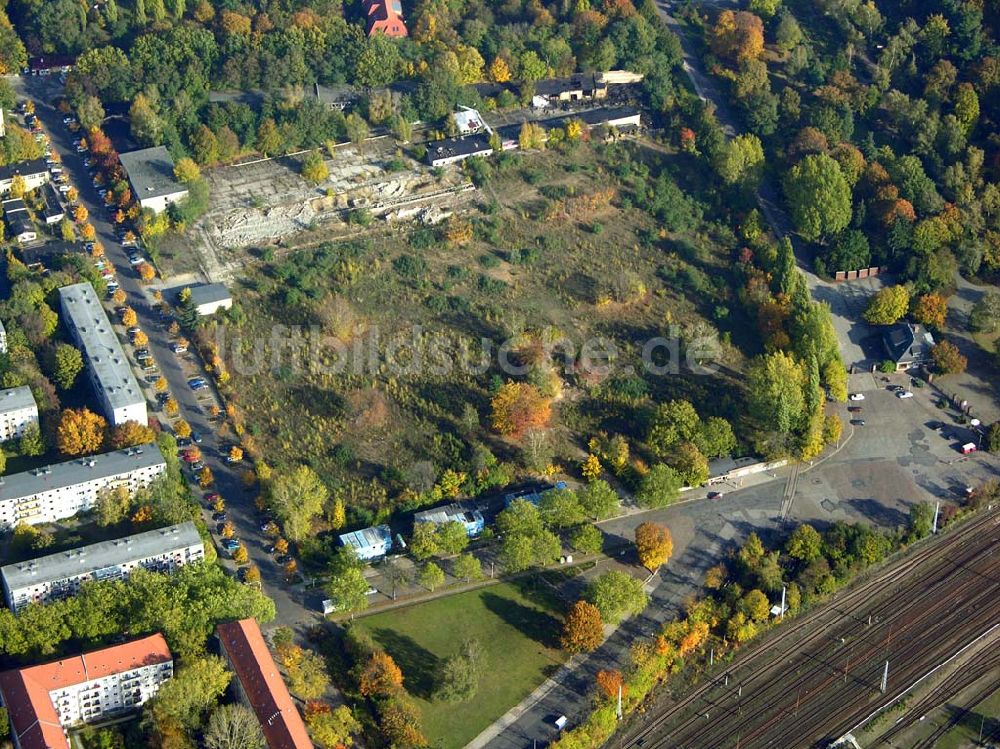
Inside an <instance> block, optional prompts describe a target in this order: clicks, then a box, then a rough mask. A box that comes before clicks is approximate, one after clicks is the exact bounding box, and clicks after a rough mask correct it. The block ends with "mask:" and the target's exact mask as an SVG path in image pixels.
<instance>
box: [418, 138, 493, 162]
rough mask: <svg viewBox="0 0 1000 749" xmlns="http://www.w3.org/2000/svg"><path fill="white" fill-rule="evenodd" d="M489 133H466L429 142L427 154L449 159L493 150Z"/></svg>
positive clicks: (436, 157)
mask: <svg viewBox="0 0 1000 749" xmlns="http://www.w3.org/2000/svg"><path fill="white" fill-rule="evenodd" d="M492 151H493V148H492V146H490V139H489V136H488V135H466V136H464V137H458V138H445V139H444V140H435V141H431V142H430V143H428V144H427V155H428V156H429V157H430V158H431V159H448V158H451V157H453V156H472V155H474V154H477V153H485V152H492Z"/></svg>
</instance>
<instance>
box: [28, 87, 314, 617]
mask: <svg viewBox="0 0 1000 749" xmlns="http://www.w3.org/2000/svg"><path fill="white" fill-rule="evenodd" d="M14 84H15V88H16V90H17V92H18V94H19V95H21V96H25V97H27V98H30V99H32V100H33V101H34V102H35V107H36V109H35V114H36V115H37V117H38V118H39V119H40V120H41V122H42V125H43V126H44V128H45V131H46V132H47V133H48V135H49V138H50V142H51V146H52V149H53V150H54V151H56V152H58V153H59V155H60V157H61V158H62V166H63V169H64V171H65V173H66V174H67V175H68V176H69V179H70V182H71V184H73V185H75V186H76V187H77V189H78V191H79V202H80V203H81V204H82V205H84V206H86V208H87V211H88V212H89V213H90V222H91V223H92V224H93V226H94V228H95V230H96V231H97V238H98V240H99V241H100V242H101V244H103V245H104V250H105V254H106V256H107V259H108V260H110V261H111V262H112V263H113V264H114V267H115V270H116V274H117V277H118V283H119V284H120V285H121V288H122V290H124V291H125V293H126V295H127V296H128V304H130V305H131V306H132V307H133V308H134V309H135V311H136V315H137V317H138V324H139V327H140V328H142V330H143V331H145V333H146V334H147V335H148V336H149V346H148V348H149V350H150V353H151V354H152V355H153V357H154V359H155V360H156V363H157V365H158V366H159V368H160V373H161V374H163V376H164V377H166V379H167V382H168V383H169V384H170V392H171V393H172V394H173V396H174V398H176V400H177V402H178V404H179V405H180V414H181V417H183V418H184V419H186V420H187V421H188V423H189V424H190V425H191V428H192V429H193V430H194V431H196V432H200V433H201V434H202V435H203V437H204V442H203V443H202V444H201V446H200V447H201V449H202V453H203V455H204V462H205V464H206V465H207V466H209V467H210V468H211V469H212V473H213V474H214V476H215V481H216V485H215V486H214V487H213V489H214V490H215V491H218V492H219V493H220V494H222V496H223V497H224V498H225V500H226V506H227V510H228V514H229V519H230V520H231V521H232V522H233V524H234V525H235V527H236V531H237V535H238V537H239V538H240V539H242V540H243V541H244V542H245V543H246V546H247V549H248V551H249V552H250V559H251V561H252V562H253V563H254V564H256V565H257V566H258V567H259V568H260V571H261V577H262V581H263V585H264V592H265V593H266V594H267V595H268V596H270V597H271V598H272V599H273V600H274V602H275V605H276V607H277V610H278V616H277V619H276V621H275V623H274V624H275V625H277V624H283V625H287V626H293V627H295V628H297V629H298V630H299V631H300V633H301V630H302V629H303V623H305V624H308V623H310V622H311V621H313V620H315V616H316V614H315V611H310V610H309V609H308V608H307V607H305V606H304V605H303V604H302V602H301V601H300V600H299V594H298V593H294V594H293V592H292V591H290V590H289V587H288V586H287V585H285V583H284V579H283V571H282V570H281V569H280V567H279V566H278V565H277V564H275V562H274V561H273V560H272V559H271V557H270V556H269V555H268V554H267V553H266V551H265V543H264V538H263V537H262V536H261V534H260V532H259V530H258V521H257V517H256V514H255V507H254V504H253V497H252V496H251V495H250V494H249V493H248V492H247V491H246V490H245V488H244V487H243V485H242V482H241V480H240V477H239V467H233V466H229V465H227V464H226V462H225V460H224V459H223V455H222V454H221V452H220V451H221V450H222V449H223V448H224V446H225V445H224V443H223V441H222V440H220V438H219V437H218V435H217V433H216V429H217V425H216V424H213V423H212V422H211V421H210V419H209V416H208V412H207V406H208V404H210V403H211V402H212V401H211V400H210V399H208V398H207V397H206V396H204V395H203V396H202V398H201V399H199V397H198V394H197V393H195V392H194V391H193V390H191V388H190V387H188V384H187V380H188V378H189V377H191V376H192V375H194V374H203V370H202V369H201V364H200V362H199V361H198V359H197V355H196V354H193V353H192V354H188V355H187V356H186V357H177V356H176V355H174V354H173V352H171V350H170V348H169V347H170V343H171V338H170V334H169V332H168V331H167V327H166V325H164V324H163V323H162V322H161V321H160V320H159V318H158V316H157V314H156V312H155V311H153V309H152V306H151V305H152V303H153V299H152V296H151V294H149V293H148V290H147V289H146V288H145V287H144V286H143V285H142V284H141V283H140V281H139V278H138V275H137V274H136V272H135V270H133V269H132V267H131V266H130V265H129V262H128V255H127V254H126V252H125V250H124V248H123V247H122V246H121V243H120V242H119V241H118V240H117V238H116V236H115V233H114V227H113V226H112V224H111V222H110V221H109V220H108V217H107V213H106V212H105V209H104V203H103V201H102V200H101V198H100V195H99V194H98V193H97V190H96V188H94V186H93V184H92V182H91V177H90V175H89V173H88V171H87V169H86V167H84V165H83V159H84V158H85V157H84V156H81V155H79V154H77V153H76V149H75V148H74V147H73V138H74V136H73V135H72V134H71V133H70V132H69V131H68V130H67V129H66V127H65V126H64V125H63V124H62V117H63V115H62V114H61V113H60V112H59V111H57V110H56V109H55V108H54V107H53V106H52V105H51V104H50V103H48V102H51V101H52V99H53V94H54V86H55V84H56V80H55V79H54V78H52V77H48V78H38V77H26V78H19V79H16V80H15V81H14ZM112 317H113V314H112ZM118 327H119V329H120V327H121V326H118ZM125 349H126V350H127V351H129V352H130V353H131V347H130V346H129V345H128V344H127V343H125ZM137 374H139V375H141V372H137ZM139 379H140V383H141V384H142V385H143V386H144V387H145V388H146V395H147V399H148V400H149V401H150V407H151V409H152V404H153V403H155V395H154V393H153V390H152V387H151V386H149V385H147V383H145V382H144V381H143V380H142V378H141V376H140V378H139ZM158 415H159V417H160V420H161V422H166V421H167V419H166V418H165V417H164V415H163V414H162V413H160V414H158ZM204 512H205V513H206V520H207V521H208V522H209V527H210V528H212V529H213V530H214V526H215V524H214V523H213V522H212V521H211V518H210V517H209V510H208V509H207V508H206V509H205V510H204ZM216 538H218V537H217V536H216ZM222 556H225V555H224V554H222ZM230 567H232V565H230Z"/></svg>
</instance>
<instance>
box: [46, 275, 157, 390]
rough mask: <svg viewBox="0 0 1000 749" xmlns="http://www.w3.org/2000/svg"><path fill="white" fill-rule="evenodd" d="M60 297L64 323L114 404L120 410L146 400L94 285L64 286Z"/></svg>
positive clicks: (77, 284) (60, 291) (85, 283)
mask: <svg viewBox="0 0 1000 749" xmlns="http://www.w3.org/2000/svg"><path fill="white" fill-rule="evenodd" d="M59 297H60V299H61V300H62V308H63V314H64V318H66V319H64V320H63V322H64V323H65V324H66V325H67V327H72V328H73V329H74V330H75V331H76V334H77V336H78V337H79V340H80V343H81V345H82V347H83V353H84V356H85V357H86V360H87V365H88V366H89V367H90V368H91V369H92V370H93V371H94V375H95V376H96V378H97V381H98V382H100V383H101V388H102V389H103V390H104V393H105V394H106V396H107V399H108V402H109V403H110V404H111V407H112V408H113V409H118V408H124V407H125V406H131V405H134V404H136V403H145V402H146V399H145V398H144V397H143V395H142V391H141V390H140V389H139V383H138V382H136V379H135V375H133V374H132V367H131V366H130V365H129V363H128V359H126V358H125V352H124V351H122V347H121V344H120V343H119V342H118V336H116V335H115V332H114V330H112V329H111V323H110V322H108V316H107V315H106V314H105V312H104V308H103V307H102V306H101V303H100V301H98V299H97V292H95V291H94V287H93V286H91V285H90V284H89V283H88V282H83V283H75V284H72V285H70V286H63V287H62V288H61V289H59Z"/></svg>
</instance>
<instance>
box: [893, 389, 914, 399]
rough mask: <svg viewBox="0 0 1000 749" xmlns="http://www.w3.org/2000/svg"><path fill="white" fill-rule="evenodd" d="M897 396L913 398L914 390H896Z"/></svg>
mask: <svg viewBox="0 0 1000 749" xmlns="http://www.w3.org/2000/svg"><path fill="white" fill-rule="evenodd" d="M896 397H897V398H899V399H900V400H902V399H905V398H912V397H913V391H911V390H902V391H897V392H896Z"/></svg>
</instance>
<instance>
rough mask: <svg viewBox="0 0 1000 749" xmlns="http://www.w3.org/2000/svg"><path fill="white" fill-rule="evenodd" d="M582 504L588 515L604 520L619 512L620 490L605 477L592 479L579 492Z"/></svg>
mask: <svg viewBox="0 0 1000 749" xmlns="http://www.w3.org/2000/svg"><path fill="white" fill-rule="evenodd" d="M579 498H580V506H581V507H583V511H584V512H585V513H587V516H588V517H591V518H593V519H594V520H604V519H605V518H610V517H614V516H615V515H617V514H618V510H619V508H620V506H621V500H620V499H619V497H618V492H616V491H615V490H614V489H613V488H611V484H609V483H608V482H607V481H605V480H603V479H595V480H594V481H591V482H590V483H589V484H587V486H585V487H584V488H583V490H582V491H581V492H580V494H579Z"/></svg>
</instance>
